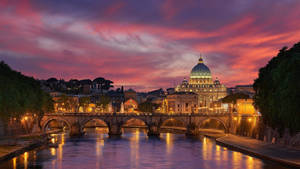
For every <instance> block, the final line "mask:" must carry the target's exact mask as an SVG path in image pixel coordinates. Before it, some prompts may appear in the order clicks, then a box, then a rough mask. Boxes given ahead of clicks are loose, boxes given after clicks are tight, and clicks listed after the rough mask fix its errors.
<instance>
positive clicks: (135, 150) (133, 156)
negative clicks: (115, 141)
mask: <svg viewBox="0 0 300 169" xmlns="http://www.w3.org/2000/svg"><path fill="white" fill-rule="evenodd" d="M139 130H140V129H138V128H137V129H135V132H134V135H132V136H131V138H130V160H131V161H132V162H134V163H135V165H136V167H137V168H139V163H138V161H139V142H138V140H139V135H140V131H139Z"/></svg>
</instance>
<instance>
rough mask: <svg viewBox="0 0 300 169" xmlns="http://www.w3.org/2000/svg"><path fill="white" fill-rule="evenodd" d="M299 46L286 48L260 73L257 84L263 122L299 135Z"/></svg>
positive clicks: (256, 100)
mask: <svg viewBox="0 0 300 169" xmlns="http://www.w3.org/2000/svg"><path fill="white" fill-rule="evenodd" d="M299 75H300V42H299V43H297V44H295V45H294V46H293V47H292V48H290V49H288V48H287V47H284V48H283V49H281V50H280V51H279V53H278V55H277V56H276V57H274V58H272V59H271V60H270V61H269V63H268V64H267V65H266V66H265V67H263V68H261V69H260V70H259V77H258V78H257V79H256V80H255V82H254V85H253V87H254V90H255V92H256V94H255V96H254V102H255V106H256V107H257V108H258V109H259V111H260V112H261V114H262V116H263V119H264V122H265V123H266V124H267V125H269V126H271V127H273V128H277V129H279V132H281V133H282V131H283V130H284V129H285V128H288V129H289V130H290V131H291V132H292V133H295V132H299V131H300V104H299V103H300V101H299V100H300V78H299Z"/></svg>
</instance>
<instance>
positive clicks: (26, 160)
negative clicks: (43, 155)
mask: <svg viewBox="0 0 300 169" xmlns="http://www.w3.org/2000/svg"><path fill="white" fill-rule="evenodd" d="M27 165H28V152H25V153H24V169H27Z"/></svg>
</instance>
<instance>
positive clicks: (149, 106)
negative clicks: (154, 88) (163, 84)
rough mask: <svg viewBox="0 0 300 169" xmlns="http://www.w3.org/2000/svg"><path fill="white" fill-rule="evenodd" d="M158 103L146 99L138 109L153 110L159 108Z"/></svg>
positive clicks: (142, 110) (143, 110)
mask: <svg viewBox="0 0 300 169" xmlns="http://www.w3.org/2000/svg"><path fill="white" fill-rule="evenodd" d="M158 106H159V105H158V104H155V103H151V102H150V101H145V102H143V103H140V104H139V105H138V109H139V111H141V112H153V111H154V110H155V109H157V108H158Z"/></svg>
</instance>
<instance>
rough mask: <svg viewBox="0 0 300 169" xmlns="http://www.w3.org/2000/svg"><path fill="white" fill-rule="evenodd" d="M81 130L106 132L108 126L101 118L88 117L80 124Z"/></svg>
mask: <svg viewBox="0 0 300 169" xmlns="http://www.w3.org/2000/svg"><path fill="white" fill-rule="evenodd" d="M82 131H84V132H85V133H92V132H96V133H108V126H107V124H106V123H105V121H103V120H101V119H90V120H88V121H86V122H85V123H84V124H83V125H82Z"/></svg>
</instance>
